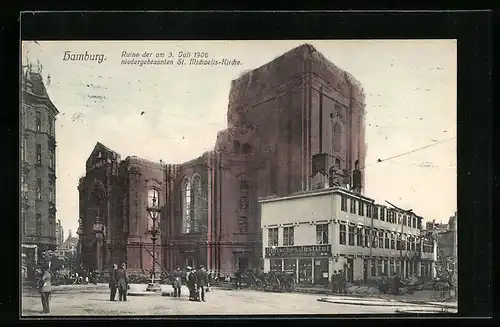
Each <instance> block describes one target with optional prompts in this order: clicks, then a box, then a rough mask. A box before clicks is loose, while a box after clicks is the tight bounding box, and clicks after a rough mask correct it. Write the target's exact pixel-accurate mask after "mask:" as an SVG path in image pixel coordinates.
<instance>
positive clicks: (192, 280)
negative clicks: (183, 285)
mask: <svg viewBox="0 0 500 327" xmlns="http://www.w3.org/2000/svg"><path fill="white" fill-rule="evenodd" d="M190 268H191V267H188V270H189V272H188V275H187V284H188V288H189V301H196V300H197V296H196V270H194V269H190Z"/></svg>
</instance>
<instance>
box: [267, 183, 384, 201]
mask: <svg viewBox="0 0 500 327" xmlns="http://www.w3.org/2000/svg"><path fill="white" fill-rule="evenodd" d="M334 193H341V194H344V195H347V196H350V197H355V198H358V199H362V200H365V201H368V202H371V203H375V200H373V199H371V198H368V197H366V196H363V195H360V194H357V193H354V192H351V191H349V190H346V189H344V188H341V187H329V188H324V189H319V190H310V191H304V192H300V193H294V194H290V195H287V196H283V197H276V196H269V197H262V198H258V199H257V201H258V202H259V203H268V202H277V201H285V200H292V199H297V198H305V197H309V196H318V195H326V194H334Z"/></svg>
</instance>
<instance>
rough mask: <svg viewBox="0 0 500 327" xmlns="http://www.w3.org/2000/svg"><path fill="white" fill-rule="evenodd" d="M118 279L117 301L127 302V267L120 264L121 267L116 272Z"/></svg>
mask: <svg viewBox="0 0 500 327" xmlns="http://www.w3.org/2000/svg"><path fill="white" fill-rule="evenodd" d="M116 276H117V279H118V301H127V290H128V276H127V265H126V264H125V263H122V266H121V267H120V269H118V271H117V272H116Z"/></svg>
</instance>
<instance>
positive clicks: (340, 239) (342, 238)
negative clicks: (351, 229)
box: [339, 224, 346, 245]
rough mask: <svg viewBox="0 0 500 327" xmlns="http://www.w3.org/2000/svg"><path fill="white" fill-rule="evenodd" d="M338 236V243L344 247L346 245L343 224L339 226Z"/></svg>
mask: <svg viewBox="0 0 500 327" xmlns="http://www.w3.org/2000/svg"><path fill="white" fill-rule="evenodd" d="M339 227H340V235H339V243H340V244H342V245H345V243H346V226H345V225H344V224H342V225H340V226H339Z"/></svg>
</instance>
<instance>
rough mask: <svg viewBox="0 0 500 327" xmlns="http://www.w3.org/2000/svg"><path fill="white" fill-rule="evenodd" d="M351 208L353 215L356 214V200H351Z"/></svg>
mask: <svg viewBox="0 0 500 327" xmlns="http://www.w3.org/2000/svg"><path fill="white" fill-rule="evenodd" d="M350 202H351V208H350V212H351V213H354V214H355V213H356V200H355V199H351V201H350Z"/></svg>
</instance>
